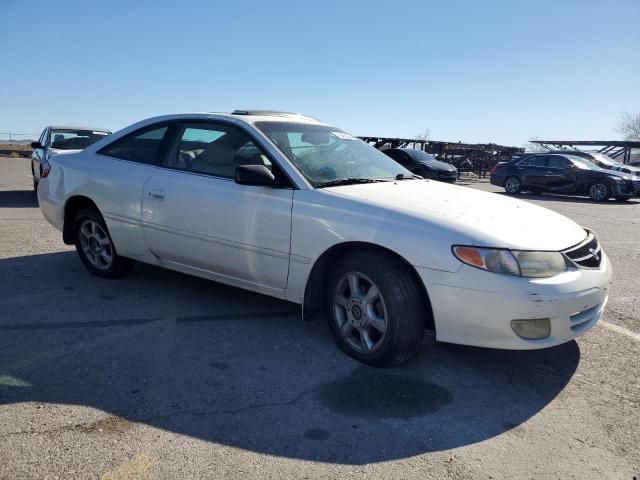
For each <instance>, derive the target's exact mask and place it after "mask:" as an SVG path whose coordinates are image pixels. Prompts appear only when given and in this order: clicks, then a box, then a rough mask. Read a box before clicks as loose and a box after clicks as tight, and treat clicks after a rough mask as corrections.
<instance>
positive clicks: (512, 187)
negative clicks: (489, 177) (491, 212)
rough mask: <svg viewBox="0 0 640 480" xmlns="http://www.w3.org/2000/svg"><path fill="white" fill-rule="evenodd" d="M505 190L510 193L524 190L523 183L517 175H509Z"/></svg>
mask: <svg viewBox="0 0 640 480" xmlns="http://www.w3.org/2000/svg"><path fill="white" fill-rule="evenodd" d="M504 191H505V192H507V193H508V194H510V195H516V194H518V193H520V192H521V191H522V183H521V182H520V179H519V178H518V177H515V176H511V177H507V178H506V179H505V181H504Z"/></svg>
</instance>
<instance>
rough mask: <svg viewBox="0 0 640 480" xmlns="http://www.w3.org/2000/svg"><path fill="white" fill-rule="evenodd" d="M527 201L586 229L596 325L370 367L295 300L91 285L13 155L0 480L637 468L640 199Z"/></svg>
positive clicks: (3, 247)
mask: <svg viewBox="0 0 640 480" xmlns="http://www.w3.org/2000/svg"><path fill="white" fill-rule="evenodd" d="M470 188H481V189H486V190H490V191H498V190H499V189H497V188H495V187H493V186H491V185H489V184H487V183H474V184H472V185H470ZM498 194H501V193H498ZM523 198H525V199H526V200H530V201H532V202H534V203H537V204H540V205H543V206H545V207H547V208H551V209H553V210H556V211H558V212H560V213H563V214H565V215H567V216H569V217H570V218H572V219H574V220H576V221H578V222H579V223H581V224H583V225H585V226H588V227H590V228H592V229H593V230H595V231H596V232H597V233H598V235H599V236H600V239H601V240H602V242H603V244H604V248H605V249H606V251H607V253H608V255H609V256H610V259H611V262H612V263H613V266H614V269H615V273H614V284H613V287H612V294H611V297H610V301H609V305H608V307H607V309H606V311H605V314H604V317H603V319H602V321H601V322H600V323H599V324H598V325H597V326H596V327H594V328H593V329H592V330H591V331H589V332H588V333H587V334H585V335H584V336H582V337H581V338H579V339H578V341H577V342H570V343H568V344H565V345H562V346H559V347H556V348H552V349H548V350H542V351H533V352H508V351H495V350H487V349H478V348H468V347H460V346H454V345H446V344H439V343H436V342H435V341H434V340H433V338H432V337H428V338H427V339H426V340H425V342H424V347H423V352H422V354H421V356H420V358H419V360H418V361H417V362H415V363H412V364H411V365H409V366H407V367H403V368H398V369H393V370H375V369H371V368H367V367H364V366H362V365H360V364H358V363H357V362H355V361H353V360H351V359H349V358H348V357H346V356H344V355H343V354H342V353H340V352H339V350H338V349H337V348H336V347H335V346H334V344H333V341H332V339H331V338H330V333H329V331H328V328H327V327H326V326H325V325H324V324H322V323H304V322H303V321H302V320H301V318H300V315H299V308H298V307H297V306H295V305H292V304H288V303H285V302H281V301H278V300H274V299H271V298H268V297H264V296H261V295H258V294H253V293H249V292H245V291H242V290H238V289H235V288H231V287H227V286H223V285H219V284H216V283H212V282H209V281H205V280H201V279H198V278H194V277H189V276H186V275H182V274H179V273H174V272H170V271H166V270H162V269H158V268H155V267H151V266H146V265H137V266H136V268H135V269H134V270H133V272H132V273H131V274H130V275H129V276H127V277H125V278H124V279H121V280H102V279H98V278H96V277H93V276H91V275H90V274H89V273H88V272H87V271H86V270H85V269H84V268H83V266H82V265H81V263H80V261H79V259H78V258H77V256H76V254H75V251H73V249H72V248H70V247H68V246H65V245H64V244H63V243H62V240H61V235H60V233H59V232H57V231H56V230H55V229H54V228H53V227H51V226H50V225H49V224H48V223H46V222H45V220H44V219H43V218H42V216H41V214H40V212H39V210H38V206H37V201H36V198H35V194H34V193H33V190H32V188H31V178H30V175H29V162H28V160H25V159H9V158H0V477H1V478H7V479H15V478H61V479H62V478H64V479H67V478H105V479H112V478H168V477H183V478H247V477H253V476H255V477H264V478H281V477H295V478H336V477H348V478H393V479H401V478H421V479H424V478H470V479H471V478H473V479H480V478H494V479H496V478H513V477H517V478H581V479H582V478H623V479H632V478H635V476H637V477H640V428H639V427H640V408H639V407H640V380H639V378H640V377H639V375H638V371H639V366H640V201H637V200H632V201H628V202H615V201H611V202H607V203H606V204H594V203H592V202H590V201H588V200H586V199H578V198H565V197H554V196H536V197H527V196H523ZM478 314H479V315H482V312H478Z"/></svg>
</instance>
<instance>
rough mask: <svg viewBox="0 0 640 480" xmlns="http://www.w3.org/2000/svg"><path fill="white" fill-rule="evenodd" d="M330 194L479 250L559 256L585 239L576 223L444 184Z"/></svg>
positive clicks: (375, 186)
mask: <svg viewBox="0 0 640 480" xmlns="http://www.w3.org/2000/svg"><path fill="white" fill-rule="evenodd" d="M326 191H328V192H331V193H332V194H335V195H340V196H344V197H348V198H351V199H353V200H356V201H359V202H363V203H366V204H369V205H375V206H377V207H379V208H382V209H385V210H393V211H396V212H398V213H399V214H404V215H408V216H411V217H413V218H414V219H416V220H418V221H425V222H427V223H430V224H437V225H439V226H440V227H442V228H445V229H448V230H450V231H452V234H453V238H458V240H456V241H461V242H463V241H464V242H469V243H471V244H473V245H478V246H491V247H499V248H512V249H520V250H553V251H558V250H564V249H566V248H568V247H571V246H573V245H576V244H578V243H580V242H581V241H582V240H584V238H585V236H586V233H585V230H584V229H583V228H582V227H581V226H580V225H578V224H577V223H575V222H573V221H572V220H569V219H568V218H566V217H564V216H562V215H560V214H558V213H555V212H553V211H551V210H548V209H546V208H543V207H539V206H537V205H534V204H533V203H529V202H525V201H522V200H517V199H514V198H510V197H507V196H505V195H504V194H496V193H489V192H482V191H479V190H474V189H471V188H468V187H461V186H456V185H448V184H445V183H441V182H434V181H429V180H404V181H398V182H384V183H370V184H359V185H347V186H340V187H332V188H328V189H326Z"/></svg>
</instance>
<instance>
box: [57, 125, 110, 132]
mask: <svg viewBox="0 0 640 480" xmlns="http://www.w3.org/2000/svg"><path fill="white" fill-rule="evenodd" d="M48 128H50V129H51V130H91V131H93V132H109V133H111V130H109V129H107V128H96V127H79V126H77V125H49V127H48Z"/></svg>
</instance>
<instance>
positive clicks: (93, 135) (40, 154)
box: [31, 125, 111, 189]
mask: <svg viewBox="0 0 640 480" xmlns="http://www.w3.org/2000/svg"><path fill="white" fill-rule="evenodd" d="M110 134H111V131H109V130H105V129H104V128H92V127H68V126H55V125H51V126H48V127H45V129H44V130H43V131H42V133H41V134H40V138H39V139H38V141H37V142H31V148H33V153H32V154H31V174H32V176H33V188H34V189H37V188H38V183H39V182H40V179H41V178H42V171H43V169H44V168H45V165H46V163H47V161H48V160H49V158H50V157H51V156H53V155H57V154H58V153H61V152H79V151H80V150H84V149H85V148H87V147H88V146H89V145H93V144H94V143H96V142H97V141H98V140H101V139H103V138H104V137H106V136H107V135H110Z"/></svg>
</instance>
